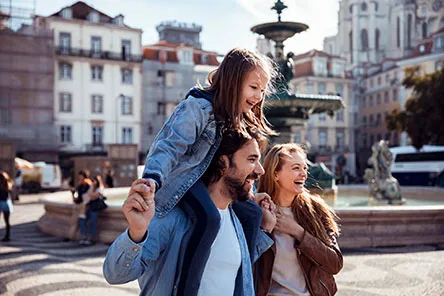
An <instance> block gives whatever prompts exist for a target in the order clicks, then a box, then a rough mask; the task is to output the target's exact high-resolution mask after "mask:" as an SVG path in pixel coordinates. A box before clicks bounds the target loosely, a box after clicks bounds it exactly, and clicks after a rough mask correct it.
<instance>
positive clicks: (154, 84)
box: [142, 22, 219, 152]
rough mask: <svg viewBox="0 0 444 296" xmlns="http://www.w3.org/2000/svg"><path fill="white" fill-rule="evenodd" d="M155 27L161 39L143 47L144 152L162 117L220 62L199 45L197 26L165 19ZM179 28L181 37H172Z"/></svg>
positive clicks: (204, 82)
mask: <svg viewBox="0 0 444 296" xmlns="http://www.w3.org/2000/svg"><path fill="white" fill-rule="evenodd" d="M157 30H158V31H159V39H160V41H159V42H158V43H155V44H152V45H147V46H144V48H143V58H144V61H143V93H144V98H143V105H144V109H143V116H142V118H143V119H142V120H143V122H142V147H143V148H142V149H143V151H144V152H147V151H148V149H149V148H150V146H151V144H152V143H153V141H154V138H155V137H156V135H157V133H158V132H159V130H160V129H161V127H162V125H163V124H164V122H165V120H166V119H167V118H168V117H169V116H170V115H171V113H172V111H173V110H174V108H175V107H176V105H177V104H178V103H179V102H180V101H182V100H183V99H184V98H185V95H186V94H187V92H188V90H189V89H190V88H192V87H193V86H195V85H196V83H197V82H198V83H200V84H201V85H205V84H206V79H207V76H208V74H209V72H211V71H212V70H214V69H216V67H217V66H218V65H219V62H218V60H217V57H218V55H217V54H216V53H215V52H210V51H205V50H202V49H201V48H200V43H199V36H198V35H199V33H200V31H201V30H202V28H201V27H200V26H197V25H195V24H191V25H189V24H184V23H173V22H165V23H162V24H161V25H159V26H157ZM181 30H183V34H182V39H180V38H179V37H177V38H175V37H174V36H177V35H178V36H181V35H180V31H181ZM196 34H197V36H196ZM184 36H185V37H184ZM162 38H167V40H163V39H162ZM175 40H181V41H183V40H192V41H193V40H194V41H196V42H197V43H196V42H195V45H192V44H187V43H180V42H179V43H178V42H174V41H175ZM197 45H199V47H198V46H197Z"/></svg>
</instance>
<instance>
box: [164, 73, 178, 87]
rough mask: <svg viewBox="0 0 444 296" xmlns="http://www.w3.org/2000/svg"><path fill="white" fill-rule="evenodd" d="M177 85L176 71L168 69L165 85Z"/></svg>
mask: <svg viewBox="0 0 444 296" xmlns="http://www.w3.org/2000/svg"><path fill="white" fill-rule="evenodd" d="M175 85H176V72H174V71H166V72H165V86H167V87H171V86H175Z"/></svg>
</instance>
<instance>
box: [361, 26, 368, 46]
mask: <svg viewBox="0 0 444 296" xmlns="http://www.w3.org/2000/svg"><path fill="white" fill-rule="evenodd" d="M366 50H368V33H367V30H366V29H362V30H361V51H366Z"/></svg>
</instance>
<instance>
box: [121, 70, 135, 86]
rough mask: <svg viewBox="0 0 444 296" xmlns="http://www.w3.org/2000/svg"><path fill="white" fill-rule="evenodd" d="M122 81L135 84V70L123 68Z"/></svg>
mask: <svg viewBox="0 0 444 296" xmlns="http://www.w3.org/2000/svg"><path fill="white" fill-rule="evenodd" d="M121 74H122V83H123V84H133V70H131V69H122V70H121Z"/></svg>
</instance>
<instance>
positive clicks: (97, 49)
mask: <svg viewBox="0 0 444 296" xmlns="http://www.w3.org/2000/svg"><path fill="white" fill-rule="evenodd" d="M91 52H92V54H93V55H97V54H99V55H100V53H101V52H102V37H99V36H92V37H91Z"/></svg>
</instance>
